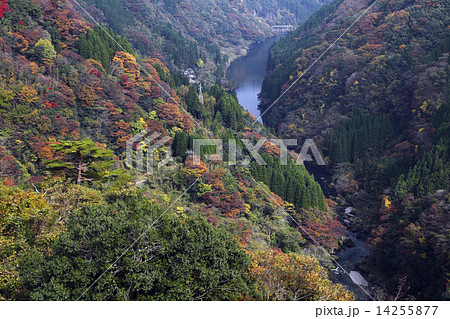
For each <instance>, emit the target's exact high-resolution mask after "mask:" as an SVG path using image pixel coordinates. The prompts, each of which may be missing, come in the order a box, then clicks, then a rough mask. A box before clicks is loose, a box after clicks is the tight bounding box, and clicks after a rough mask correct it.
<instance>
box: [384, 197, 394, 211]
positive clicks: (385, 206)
mask: <svg viewBox="0 0 450 319" xmlns="http://www.w3.org/2000/svg"><path fill="white" fill-rule="evenodd" d="M382 205H383V207H384V208H386V209H389V208H391V205H392V202H391V201H390V200H389V198H388V197H387V196H386V197H384V198H383V200H382Z"/></svg>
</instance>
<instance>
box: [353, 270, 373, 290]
mask: <svg viewBox="0 0 450 319" xmlns="http://www.w3.org/2000/svg"><path fill="white" fill-rule="evenodd" d="M350 279H351V280H352V281H353V283H354V284H355V285H359V286H363V287H367V286H368V285H369V283H368V282H367V280H365V279H364V277H363V276H362V275H361V274H360V273H359V272H357V271H351V272H350Z"/></svg>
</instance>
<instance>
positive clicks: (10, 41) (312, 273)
mask: <svg viewBox="0 0 450 319" xmlns="http://www.w3.org/2000/svg"><path fill="white" fill-rule="evenodd" d="M1 8H2V10H3V8H6V10H5V11H4V12H3V11H2V12H1V13H2V15H1V17H0V243H1V246H0V299H22V300H23V299H34V300H42V299H52V300H53V299H55V300H61V299H65V300H72V299H77V298H79V297H83V298H82V299H96V300H98V299H103V300H105V299H106V300H118V299H120V300H124V299H125V300H142V299H146V300H154V299H158V300H174V299H184V300H198V299H201V300H211V299H261V298H262V294H261V293H260V292H264V296H266V298H270V299H286V300H292V299H295V298H298V296H305V295H307V296H308V297H307V298H308V299H311V300H319V299H322V300H327V299H330V300H344V299H352V298H353V297H352V295H351V294H349V293H348V292H347V291H346V290H345V289H343V287H342V286H340V285H336V284H333V283H331V282H330V281H329V279H328V278H327V270H326V268H324V267H323V266H322V265H329V262H330V261H329V259H328V258H327V257H326V256H324V257H321V260H320V263H319V261H318V260H317V259H316V258H315V257H314V258H313V257H309V256H306V255H305V254H306V253H310V251H311V250H313V249H314V248H311V247H310V245H311V242H310V241H307V240H306V239H305V238H304V237H306V236H307V235H306V234H304V233H303V234H302V233H300V232H299V230H298V226H299V225H304V226H305V229H311V231H314V235H315V238H316V239H317V240H320V241H321V242H323V243H324V245H326V248H327V249H328V250H329V251H333V250H334V249H336V247H337V246H338V244H339V237H340V235H341V232H340V231H341V230H342V225H340V224H339V223H338V222H337V221H336V220H335V215H334V212H333V210H332V205H331V204H332V202H330V201H326V200H325V198H324V196H323V193H322V190H321V188H320V186H319V185H318V183H317V182H316V181H315V180H314V177H313V176H311V175H310V174H308V172H307V171H306V169H305V168H304V167H303V166H296V165H293V162H292V161H290V162H289V163H290V164H291V165H289V166H287V167H283V168H282V167H280V165H279V161H278V156H279V154H280V150H279V149H278V148H277V147H276V146H275V145H274V144H272V143H270V142H269V141H265V143H264V145H263V147H262V148H261V153H262V156H264V157H265V158H266V160H267V162H268V164H269V165H268V166H267V167H265V168H264V169H260V170H258V168H256V170H255V165H254V163H252V164H251V167H250V168H247V167H241V166H239V165H236V166H235V167H229V166H228V165H227V163H225V162H224V161H221V160H219V161H216V162H209V161H207V160H206V158H207V157H206V155H208V154H209V153H213V151H214V150H215V148H214V147H212V148H211V147H209V148H206V149H203V150H202V152H201V154H200V155H199V156H198V157H197V158H199V163H196V162H194V157H193V156H192V150H193V140H194V139H209V138H216V139H218V138H223V139H224V140H225V145H226V144H227V143H230V142H229V140H231V139H236V141H237V146H238V147H237V148H238V155H237V160H238V162H239V163H241V162H242V161H243V160H244V159H245V158H246V156H247V155H248V150H246V149H245V148H244V146H243V143H242V141H241V139H242V138H248V139H249V140H251V142H252V143H253V144H256V142H257V140H260V139H263V138H265V137H271V135H270V134H269V133H268V132H267V131H265V130H261V131H260V130H258V133H257V132H256V131H255V130H252V129H250V128H249V127H248V126H250V123H251V122H252V121H253V119H252V117H251V116H250V115H249V114H248V113H247V112H245V111H244V110H243V108H242V107H241V106H240V105H239V103H238V101H237V99H236V98H235V96H233V95H231V94H228V93H227V92H226V91H225V90H224V89H223V88H221V87H220V86H217V85H215V86H212V87H208V88H205V89H204V92H203V93H204V94H203V101H204V102H203V103H201V101H200V99H199V96H198V94H197V87H196V86H194V85H189V82H188V80H187V79H186V78H185V77H183V76H181V75H179V74H176V73H171V72H170V71H169V70H168V68H167V66H166V64H165V63H163V62H162V61H161V60H160V59H159V58H158V57H159V56H160V55H159V54H155V55H149V56H146V55H144V56H141V55H139V54H137V53H136V51H135V50H136V49H135V48H134V47H132V45H130V44H129V42H128V40H127V38H126V37H124V36H120V35H117V34H116V33H115V32H114V31H112V30H105V29H104V28H102V27H100V26H93V25H91V24H90V23H89V22H88V21H86V20H84V19H82V18H81V15H80V14H79V13H77V11H75V10H74V9H73V7H72V5H71V4H70V2H68V1H59V2H57V3H53V2H51V1H46V0H42V1H39V2H37V1H34V0H8V1H7V6H6V7H4V6H2V7H1ZM143 130H149V131H151V132H152V133H159V134H160V137H161V138H163V137H164V138H165V137H167V138H170V142H168V143H167V144H166V145H165V146H164V147H161V148H158V150H157V151H155V152H154V155H155V156H154V161H155V163H161V162H162V160H163V159H164V157H165V155H166V154H170V153H171V152H172V154H173V155H174V160H173V161H172V162H170V165H168V166H165V167H162V168H160V169H156V168H155V172H154V174H146V173H144V172H142V170H140V169H137V168H136V167H133V165H126V164H127V163H126V151H125V150H126V146H127V142H128V141H130V139H131V138H132V137H133V136H135V135H136V134H138V133H140V132H142V131H143ZM224 149H225V150H226V149H227V148H225V147H224ZM130 152H131V153H132V154H131V155H132V156H131V157H132V158H133V159H137V158H139V154H144V155H143V156H147V155H148V154H149V153H150V152H149V145H148V144H146V143H145V142H144V141H140V143H137V142H136V143H133V144H132V147H131V149H130ZM141 152H142V153H141ZM224 156H229V154H226V152H225V154H224ZM133 162H134V161H133ZM252 173H253V174H254V177H252V175H251V174H252ZM293 177H295V180H292V178H293ZM253 178H255V179H258V180H259V181H261V182H260V183H259V184H257V183H255V181H254V179H253ZM264 183H266V184H267V185H265V184H264ZM292 184H294V185H295V188H292V187H291V188H290V189H289V191H288V190H287V188H286V187H287V185H292ZM277 194H278V195H277ZM283 198H284V199H286V201H285V200H283ZM288 200H289V201H292V203H293V204H290V203H288V202H287V201H288ZM329 204H330V205H329ZM285 210H287V211H289V213H290V214H291V215H292V217H293V218H289V217H287V215H286V213H285V212H284V211H285ZM155 221H159V222H158V223H157V224H156V226H155V227H151V225H152V223H154V222H155ZM145 229H148V230H149V232H148V234H146V235H147V236H143V237H142V238H140V237H139V233H140V232H142V231H144V230H145ZM136 238H137V239H139V238H140V239H142V242H135V243H136V246H134V247H131V249H130V250H129V251H127V255H126V256H123V257H124V258H123V259H122V260H121V261H120V263H118V264H116V265H117V267H118V268H115V269H114V270H113V271H112V272H111V273H108V274H107V275H105V276H104V277H102V273H103V272H104V271H105V270H108V269H109V268H108V265H110V264H111V263H112V262H113V261H114V260H116V259H117V258H119V259H120V257H121V254H122V252H123V249H124V248H126V247H127V246H128V245H130V244H132V243H133V239H136ZM199 238H205V240H202V239H200V240H199ZM211 245H212V246H213V247H210V246H211ZM151 247H153V248H151ZM198 251H201V252H202V253H204V254H205V255H204V256H202V258H198V256H199V255H198V254H197V252H198ZM128 253H129V254H128ZM315 255H319V256H320V254H315ZM164 256H166V257H167V256H170V261H167V259H165V258H164ZM181 260H182V262H180V261H181ZM267 260H269V261H270V264H268V263H267V262H266V261H267ZM144 261H145V262H144ZM152 261H153V262H152ZM280 261H282V262H280ZM285 263H290V264H291V267H289V269H286V268H284V270H282V271H279V270H278V269H281V268H279V267H280V266H282V265H283V264H285ZM321 264H322V265H321ZM114 267H115V266H114ZM250 267H251V268H250ZM263 267H267V268H268V271H273V270H274V269H275V270H276V272H273V275H272V276H270V278H267V277H266V276H262V275H261V272H260V270H261V269H263ZM250 270H251V272H250ZM264 273H265V272H264ZM151 274H156V275H155V276H152V275H151ZM303 275H304V276H303ZM205 276H206V278H205ZM100 277H102V279H101V280H99V282H98V285H97V286H95V288H94V289H92V290H89V289H87V288H88V287H89V285H90V284H91V283H95V280H96V279H100ZM156 277H158V278H159V279H157V278H156ZM188 277H189V278H190V279H189V281H186V280H185V278H188ZM288 277H289V278H294V280H293V281H288V282H287V281H286V280H285V279H286V278H288ZM180 278H183V279H182V280H180ZM304 278H308V280H304ZM309 278H312V279H311V280H309ZM274 281H275V282H277V286H278V287H279V291H276V292H273V290H272V287H271V285H272V283H273V282H274ZM224 282H226V284H223V283H224ZM255 284H256V285H257V287H258V289H253V288H254V287H255ZM130 287H131V288H130ZM86 289H87V290H89V291H86ZM221 290H230V291H233V293H230V294H218V293H217V291H221ZM83 292H86V294H84V293H83ZM306 292H307V293H306Z"/></svg>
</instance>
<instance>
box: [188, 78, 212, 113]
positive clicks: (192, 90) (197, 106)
mask: <svg viewBox="0 0 450 319" xmlns="http://www.w3.org/2000/svg"><path fill="white" fill-rule="evenodd" d="M186 104H187V110H188V111H189V113H191V114H192V115H193V116H194V117H196V118H198V119H203V120H207V119H210V118H211V115H210V114H209V113H208V111H207V110H206V108H205V106H204V105H203V104H202V103H201V102H200V99H199V97H198V94H197V88H196V87H195V86H194V85H191V86H189V91H188V94H187V96H186Z"/></svg>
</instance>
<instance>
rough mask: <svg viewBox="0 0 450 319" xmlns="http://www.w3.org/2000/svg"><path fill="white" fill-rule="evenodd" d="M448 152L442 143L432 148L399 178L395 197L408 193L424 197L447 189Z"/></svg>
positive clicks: (448, 178)
mask: <svg viewBox="0 0 450 319" xmlns="http://www.w3.org/2000/svg"><path fill="white" fill-rule="evenodd" d="M449 151H450V149H449V148H448V146H446V145H444V144H443V143H440V144H438V145H435V146H433V149H432V150H430V151H429V152H427V153H425V155H424V156H423V158H422V159H421V160H420V161H418V162H417V164H416V165H414V167H413V168H412V169H411V170H410V171H409V172H408V174H407V175H406V176H405V175H402V176H401V177H400V179H399V181H398V183H397V186H396V188H395V190H396V194H397V196H398V197H399V198H404V197H405V196H406V195H407V194H408V193H413V194H415V195H416V196H426V195H428V194H430V193H431V194H432V193H433V192H434V191H436V190H439V189H449V188H450V165H449V164H450V160H449V155H450V153H449Z"/></svg>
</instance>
